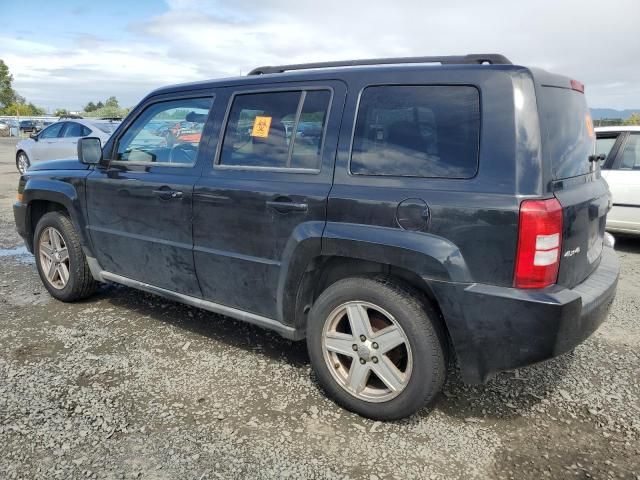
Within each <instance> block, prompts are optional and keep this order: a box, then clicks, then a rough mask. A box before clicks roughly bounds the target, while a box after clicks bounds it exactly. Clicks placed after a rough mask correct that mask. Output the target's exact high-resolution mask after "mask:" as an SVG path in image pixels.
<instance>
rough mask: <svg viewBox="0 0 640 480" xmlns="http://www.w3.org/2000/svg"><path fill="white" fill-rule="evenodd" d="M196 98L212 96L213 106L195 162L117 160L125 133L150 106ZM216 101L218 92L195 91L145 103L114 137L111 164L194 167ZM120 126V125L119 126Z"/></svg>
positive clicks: (205, 124)
mask: <svg viewBox="0 0 640 480" xmlns="http://www.w3.org/2000/svg"><path fill="white" fill-rule="evenodd" d="M194 98H210V99H211V107H209V113H207V119H206V120H205V122H204V126H203V127H202V132H203V135H202V136H201V137H200V142H198V150H197V153H196V158H195V160H194V161H193V163H188V164H187V163H170V162H141V161H137V162H130V161H129V160H116V159H115V158H113V156H114V155H117V154H118V148H119V147H120V140H122V137H123V136H124V134H125V133H127V132H128V131H129V128H131V126H132V125H133V124H134V123H135V122H136V121H137V120H138V118H140V116H141V115H142V114H143V113H144V112H145V111H146V110H147V109H149V108H151V107H152V106H154V105H157V104H159V103H168V102H176V101H179V100H191V99H194ZM215 101H216V94H215V93H209V94H207V95H202V94H196V93H195V92H194V93H193V94H187V95H184V96H182V95H179V96H175V97H167V98H158V99H156V100H155V101H151V102H149V103H147V104H146V105H144V106H143V107H142V108H141V109H140V111H139V112H138V113H137V114H136V116H135V117H133V118H132V119H131V120H130V121H128V122H127V125H126V126H125V127H124V128H123V129H122V131H121V132H119V134H118V137H117V138H115V139H114V142H113V147H111V152H110V156H111V157H112V158H110V159H109V166H111V165H115V166H125V167H126V166H127V165H130V166H139V167H162V168H165V167H168V168H193V167H195V166H196V165H197V163H198V155H199V154H200V148H201V146H202V140H203V137H204V130H205V128H206V127H207V124H208V123H209V122H210V121H211V116H212V115H213V108H214V105H215ZM118 127H119V126H118Z"/></svg>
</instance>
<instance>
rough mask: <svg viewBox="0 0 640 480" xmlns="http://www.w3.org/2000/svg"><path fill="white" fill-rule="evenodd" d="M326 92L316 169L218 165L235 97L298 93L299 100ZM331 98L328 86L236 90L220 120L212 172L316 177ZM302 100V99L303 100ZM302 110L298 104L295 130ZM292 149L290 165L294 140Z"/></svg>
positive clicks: (291, 151)
mask: <svg viewBox="0 0 640 480" xmlns="http://www.w3.org/2000/svg"><path fill="white" fill-rule="evenodd" d="M319 90H320V91H322V90H325V91H328V92H329V103H328V104H327V114H326V116H325V120H324V125H323V126H322V140H321V141H322V144H321V146H320V154H319V157H320V163H319V165H318V168H293V167H260V166H253V165H225V164H223V163H220V161H221V160H222V158H221V157H222V146H223V143H224V137H225V135H226V133H227V127H228V126H229V125H228V122H229V116H230V115H231V108H232V107H233V102H234V100H235V98H236V97H237V96H240V95H251V94H256V93H281V92H300V96H301V98H303V97H304V98H306V92H311V91H319ZM333 97H334V90H333V87H331V86H329V85H317V86H315V85H314V86H293V87H292V86H283V87H271V88H260V89H250V90H236V91H234V92H233V93H232V94H231V96H230V97H229V101H228V102H227V109H226V111H225V114H224V118H223V120H222V127H221V128H220V133H219V135H218V144H217V146H216V153H215V156H214V157H213V169H214V170H240V171H249V172H251V171H255V172H276V173H305V174H308V175H318V174H320V172H321V171H322V159H323V157H324V145H325V140H326V135H327V130H328V128H329V117H330V115H331V108H332V107H333ZM304 98H303V99H304ZM303 108H304V102H300V101H299V103H298V108H297V110H296V119H295V120H294V125H295V126H296V128H297V124H298V121H299V118H298V117H299V116H300V113H301V112H302V109H303ZM292 145H293V148H289V153H288V157H287V163H288V164H290V163H291V158H292V155H293V150H294V149H295V139H294V143H293V144H292Z"/></svg>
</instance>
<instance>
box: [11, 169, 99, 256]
mask: <svg viewBox="0 0 640 480" xmlns="http://www.w3.org/2000/svg"><path fill="white" fill-rule="evenodd" d="M69 173H71V172H69ZM78 173H79V172H77V171H76V172H73V175H69V176H64V174H62V175H57V176H56V177H53V178H52V177H47V178H40V177H38V176H32V177H29V178H28V179H27V181H26V183H25V186H24V190H23V192H22V202H23V203H24V204H25V205H27V220H28V222H30V221H31V215H32V208H31V206H32V204H33V202H34V201H47V202H52V203H57V204H59V205H62V206H63V207H64V208H65V209H66V211H67V212H68V213H69V216H70V218H71V222H72V223H73V225H74V226H75V228H76V231H77V232H78V236H79V237H80V243H81V244H82V246H83V247H84V248H90V243H89V239H88V236H87V233H86V225H87V222H86V216H85V214H84V211H83V208H82V207H83V206H82V200H83V199H84V185H85V182H84V179H85V177H86V175H88V173H89V172H86V173H85V172H82V173H83V175H81V176H77V174H78ZM28 224H29V223H27V225H28ZM28 241H29V242H30V244H29V245H28V247H29V248H30V249H31V248H32V247H33V245H32V242H33V238H30V239H29V240H28Z"/></svg>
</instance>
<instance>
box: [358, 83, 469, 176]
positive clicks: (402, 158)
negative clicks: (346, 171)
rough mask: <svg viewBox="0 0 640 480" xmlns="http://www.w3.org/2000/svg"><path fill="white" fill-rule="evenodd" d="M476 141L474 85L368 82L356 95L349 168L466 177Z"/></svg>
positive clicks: (378, 172)
mask: <svg viewBox="0 0 640 480" xmlns="http://www.w3.org/2000/svg"><path fill="white" fill-rule="evenodd" d="M479 142H480V97H479V93H478V90H477V89H476V88H474V87H470V86H379V87H368V88H366V89H365V90H364V91H363V92H362V96H361V98H360V107H359V109H358V116H357V119H356V127H355V132H354V138H353V147H352V151H351V167H350V168H351V173H353V174H357V175H393V176H408V177H437V178H471V177H473V176H474V175H475V174H476V171H477V169H478V151H479Z"/></svg>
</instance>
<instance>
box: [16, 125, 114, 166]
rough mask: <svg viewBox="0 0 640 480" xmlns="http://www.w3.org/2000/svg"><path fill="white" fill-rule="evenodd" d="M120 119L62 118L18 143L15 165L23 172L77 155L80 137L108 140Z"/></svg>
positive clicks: (76, 156)
mask: <svg viewBox="0 0 640 480" xmlns="http://www.w3.org/2000/svg"><path fill="white" fill-rule="evenodd" d="M119 124H120V121H114V120H98V119H87V118H78V119H70V120H61V121H59V122H56V123H54V124H52V125H49V126H48V127H46V128H44V129H43V130H42V131H40V132H39V133H37V134H33V135H31V137H30V138H27V139H25V140H22V141H20V142H18V144H17V145H16V167H17V168H18V171H19V172H20V173H24V172H26V171H27V168H29V166H30V165H32V164H33V163H35V162H41V161H44V160H59V159H70V158H78V152H77V148H78V140H79V139H80V138H82V137H98V138H99V139H100V140H101V141H102V144H103V145H104V143H105V142H106V141H107V140H108V139H109V137H110V136H111V134H112V133H113V132H114V131H115V129H116V128H117V126H118V125H119Z"/></svg>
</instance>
